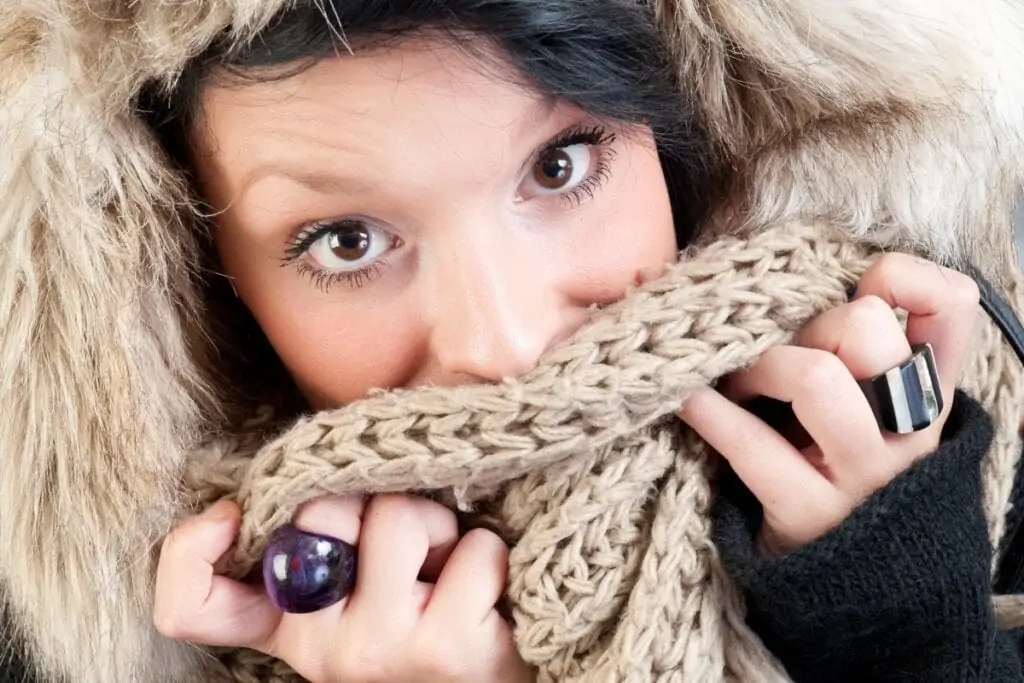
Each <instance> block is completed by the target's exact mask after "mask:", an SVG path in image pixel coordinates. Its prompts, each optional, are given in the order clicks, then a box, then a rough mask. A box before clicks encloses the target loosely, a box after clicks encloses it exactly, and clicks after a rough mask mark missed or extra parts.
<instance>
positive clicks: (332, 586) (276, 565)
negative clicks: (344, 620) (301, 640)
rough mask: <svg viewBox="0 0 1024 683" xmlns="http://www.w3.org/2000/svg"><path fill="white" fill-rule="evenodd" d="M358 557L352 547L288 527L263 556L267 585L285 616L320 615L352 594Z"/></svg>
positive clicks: (270, 594) (264, 581)
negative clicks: (320, 611) (310, 613)
mask: <svg viewBox="0 0 1024 683" xmlns="http://www.w3.org/2000/svg"><path fill="white" fill-rule="evenodd" d="M356 556H357V552H356V548H355V546H353V545H352V544H351V543H346V542H345V541H341V540H339V539H337V538H332V537H331V536H324V535H321V534H315V533H312V532H309V531H302V530H301V529H297V528H295V527H294V526H292V525H291V524H286V525H285V526H283V527H281V528H279V529H278V530H277V531H275V532H274V534H273V536H271V537H270V543H269V544H268V545H267V549H266V550H265V551H264V552H263V584H264V586H266V589H267V594H268V595H269V596H270V599H271V601H273V603H274V604H275V605H277V607H278V609H280V610H281V611H282V612H291V613H293V614H308V613H309V612H316V611H319V610H322V609H323V608H325V607H327V606H328V605H333V604H334V603H336V602H338V601H340V600H342V599H343V598H345V597H346V596H347V595H348V594H349V593H351V592H352V588H353V587H354V586H355V583H356Z"/></svg>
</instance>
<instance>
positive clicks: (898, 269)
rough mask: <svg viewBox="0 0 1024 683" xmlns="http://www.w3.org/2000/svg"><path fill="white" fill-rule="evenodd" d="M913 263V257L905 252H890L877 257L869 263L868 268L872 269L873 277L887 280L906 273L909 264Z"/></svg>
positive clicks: (908, 270) (908, 269)
mask: <svg viewBox="0 0 1024 683" xmlns="http://www.w3.org/2000/svg"><path fill="white" fill-rule="evenodd" d="M913 263H914V259H913V257H911V256H909V255H907V254H900V253H897V252H890V253H887V254H882V255H881V256H879V257H878V259H877V260H876V261H875V262H874V263H873V264H871V266H870V267H869V268H868V270H869V271H873V275H874V276H875V277H877V278H879V279H881V280H882V281H883V282H887V281H889V280H892V279H896V278H899V277H902V276H904V275H906V274H907V273H908V272H910V268H909V266H911V265H912V264H913Z"/></svg>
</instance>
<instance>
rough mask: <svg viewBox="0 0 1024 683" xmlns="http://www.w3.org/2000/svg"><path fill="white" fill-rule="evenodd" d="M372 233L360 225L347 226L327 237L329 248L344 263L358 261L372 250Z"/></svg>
mask: <svg viewBox="0 0 1024 683" xmlns="http://www.w3.org/2000/svg"><path fill="white" fill-rule="evenodd" d="M371 239H372V238H371V237H370V231H369V230H368V229H367V228H366V226H364V225H360V224H358V223H356V224H354V225H347V226H345V227H343V228H340V229H339V230H337V231H335V232H332V233H331V234H330V235H328V236H327V248H328V249H330V250H331V253H332V254H333V255H334V256H336V257H337V258H339V259H341V260H342V261H358V260H359V259H361V258H362V257H364V256H366V253H367V252H368V251H369V250H370V240H371Z"/></svg>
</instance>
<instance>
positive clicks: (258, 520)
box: [189, 225, 1024, 683]
mask: <svg viewBox="0 0 1024 683" xmlns="http://www.w3.org/2000/svg"><path fill="white" fill-rule="evenodd" d="M868 263H869V255H868V250H867V249H865V248H864V247H862V246H858V245H855V244H852V243H850V242H847V241H844V240H842V239H841V238H840V237H839V235H838V233H836V232H834V231H832V230H831V229H828V228H826V227H823V226H800V225H785V226H780V227H777V228H773V229H770V230H764V231H761V232H758V233H757V234H755V235H753V236H752V237H750V238H749V239H737V238H727V239H722V240H720V241H718V242H715V243H714V244H712V245H711V246H709V247H707V248H705V249H703V250H700V251H693V252H690V253H686V254H684V255H683V258H682V259H681V260H680V261H679V262H678V263H677V264H674V265H673V266H672V267H671V268H670V269H669V270H668V271H667V273H666V274H665V275H664V276H663V277H661V278H659V279H658V280H656V281H652V282H648V283H645V284H642V285H641V286H639V287H637V288H636V289H635V290H633V291H631V292H630V293H629V294H628V296H627V297H626V298H625V299H624V300H623V301H621V302H619V303H617V304H614V305H612V306H609V307H607V308H605V309H603V310H601V311H599V312H596V315H595V316H594V318H593V320H592V321H591V322H590V323H589V324H588V325H586V326H585V327H584V328H583V329H581V330H580V331H579V332H578V333H577V334H576V335H575V336H574V337H573V338H572V339H571V340H570V341H568V342H567V343H565V344H564V345H562V346H561V347H559V348H557V349H555V350H553V351H551V352H550V353H548V354H547V355H546V357H545V358H544V359H543V360H542V362H541V363H540V364H539V365H538V367H536V368H535V369H534V370H533V371H532V372H530V373H528V374H526V375H524V376H521V377H519V378H516V379H510V380H507V381H504V382H502V383H500V384H496V385H480V386H464V387H455V388H444V389H439V388H424V389H415V390H402V391H394V392H389V393H378V394H375V395H372V396H370V397H368V398H366V399H365V400H361V401H358V402H356V403H353V404H351V405H348V406H346V407H344V408H341V409H338V410H333V411H327V412H322V413H318V414H315V415H310V416H307V417H303V418H302V419H300V420H298V421H297V422H295V423H293V424H291V425H290V426H288V427H287V428H286V429H284V430H283V431H279V432H278V434H277V435H276V436H273V437H272V438H267V431H266V430H267V427H266V425H267V420H266V417H265V416H264V417H261V418H259V419H256V420H254V421H253V422H252V423H251V424H250V425H248V426H247V428H246V429H244V430H242V431H241V432H240V433H238V434H236V435H233V436H232V437H231V438H228V439H224V440H221V441H217V442H215V443H212V444H209V445H208V446H207V447H205V448H204V449H202V450H201V451H200V453H199V454H198V457H197V458H196V462H197V463H198V464H197V467H196V469H195V470H194V471H193V472H191V473H190V476H189V485H190V486H191V487H192V488H193V490H194V491H195V492H196V494H197V496H198V498H199V500H200V502H201V503H204V504H205V503H209V502H211V501H212V500H215V499H217V498H220V497H224V496H228V497H231V498H234V499H237V500H238V501H239V502H240V503H241V504H242V506H243V509H244V511H245V514H244V519H243V524H242V529H241V532H240V536H239V539H238V542H237V546H236V550H235V555H234V561H235V569H236V573H237V575H242V574H245V573H246V572H247V571H248V570H249V569H251V568H252V566H253V563H254V561H255V560H256V559H257V558H258V557H259V555H260V553H261V550H262V547H263V544H264V543H265V540H266V538H267V536H268V534H269V533H270V532H271V531H272V530H273V529H275V528H276V527H277V526H279V525H281V524H283V523H285V522H287V521H288V520H289V519H290V518H291V516H292V514H293V513H294V511H295V509H296V507H297V506H298V505H299V504H301V503H302V502H303V501H305V500H308V499H310V498H311V497H314V496H317V495H320V494H325V493H334V494H354V493H360V494H362V493H378V492H388V491H390V492H417V493H421V494H426V495H431V496H433V497H435V498H438V499H440V500H443V501H446V502H448V503H449V504H451V505H452V506H453V507H456V508H458V509H459V510H460V511H461V512H463V513H466V514H472V515H475V516H477V519H479V520H481V521H483V522H486V523H487V524H488V525H490V526H492V527H493V528H497V529H499V530H500V532H501V533H502V534H504V536H505V537H506V539H507V540H508V542H509V543H510V544H511V546H512V550H511V556H510V569H509V583H508V588H507V599H508V602H509V605H510V607H511V612H512V616H513V619H514V624H515V634H516V640H517V643H518V646H519V649H520V652H521V654H522V656H523V657H524V658H525V659H526V660H527V661H528V662H530V663H532V664H533V665H535V666H536V667H537V669H538V671H539V677H538V680H539V681H602V682H603V681H680V682H683V681H685V682H693V683H713V682H715V681H723V680H737V681H785V680H787V677H786V675H785V673H784V672H783V670H782V668H781V667H780V665H779V664H778V663H777V662H776V661H775V659H774V658H773V657H772V656H771V654H770V653H769V652H767V650H766V649H765V648H764V646H763V645H762V644H761V643H760V642H759V640H758V639H757V637H756V636H755V635H754V634H753V633H752V632H751V631H749V630H748V628H747V627H746V625H745V623H744V611H743V605H742V598H741V596H740V595H739V594H738V592H737V590H736V589H735V588H734V587H733V586H732V584H731V583H730V581H729V579H728V577H727V575H726V574H725V573H724V571H723V569H722V567H721V565H720V562H719V559H718V557H717V554H716V550H715V547H714V545H713V544H712V542H711V538H710V523H709V516H708V513H709V508H710V505H711V499H712V490H713V487H712V482H713V473H714V462H715V458H714V455H713V454H712V453H710V452H709V449H707V448H706V446H705V445H704V444H703V443H702V442H701V441H700V440H699V439H698V438H696V437H695V436H694V435H693V433H692V432H689V431H688V430H687V429H686V428H685V426H684V425H682V424H681V423H680V422H679V420H678V419H676V417H675V412H676V411H677V410H678V409H679V407H680V405H681V403H682V401H683V399H684V398H685V397H686V396H687V394H688V393H689V392H691V391H693V390H694V389H695V388H697V387H702V386H706V385H708V384H710V383H713V382H714V381H715V380H716V379H718V378H719V377H721V376H723V375H725V374H728V373H730V372H733V371H735V370H737V369H739V368H742V367H745V366H747V365H749V364H750V363H751V362H753V361H754V360H756V359H757V358H758V356H759V355H760V354H761V353H762V352H764V351H765V350H766V349H768V348H769V347H771V346H773V345H775V344H780V343H784V342H786V341H787V340H788V339H789V338H790V336H791V335H792V333H793V332H794V331H796V330H797V329H798V328H800V327H801V326H802V325H803V324H804V323H805V322H806V321H807V320H808V319H809V318H811V317H813V316H814V315H816V314H818V313H820V312H822V311H824V310H826V309H827V308H829V307H831V306H835V305H837V304H839V303H841V302H843V301H844V300H845V295H844V292H845V290H846V288H847V287H848V286H849V285H850V284H852V283H853V282H855V281H856V279H857V277H858V276H859V274H860V273H862V272H863V270H864V269H865V268H866V266H867V264H868ZM1018 290H1019V288H1018V287H1017V286H1016V284H1014V285H1012V286H1011V292H1010V296H1011V300H1012V301H1014V302H1017V301H1019V296H1018V294H1019V291H1018ZM980 327H981V329H980V332H979V335H978V338H977V341H976V345H975V353H974V355H973V358H972V360H971V361H970V363H969V364H968V367H967V368H966V370H965V372H964V378H963V380H964V381H963V382H962V383H961V384H962V386H964V388H966V389H967V390H968V391H969V392H971V393H972V394H973V395H974V396H976V397H977V398H979V399H980V400H981V401H982V402H983V403H984V404H985V405H986V407H987V408H988V409H989V411H991V413H992V415H993V417H994V419H995V421H996V425H997V436H996V441H995V444H994V446H993V448H992V451H991V452H990V454H989V457H988V460H987V464H986V468H987V470H986V475H985V476H986V487H987V488H986V492H985V495H986V498H985V504H986V508H987V514H988V518H989V520H990V523H989V524H990V531H991V534H992V537H993V538H994V539H998V538H1000V537H1001V535H1002V532H1003V529H1002V519H1003V516H1004V513H1005V512H1006V506H1007V504H1008V503H1007V501H1008V498H1009V489H1010V485H1011V482H1012V478H1013V477H1012V474H1013V470H1014V467H1015V465H1016V458H1017V454H1018V453H1019V439H1018V424H1019V422H1020V416H1021V414H1022V412H1021V411H1022V407H1024V406H1022V401H1024V382H1022V381H1021V380H1022V372H1021V368H1020V367H1019V366H1018V363H1017V360H1016V358H1015V357H1014V356H1013V354H1012V352H1011V351H1010V350H1009V348H1008V347H1006V346H1004V344H1003V342H1002V338H1001V336H1000V334H999V332H998V330H996V329H995V328H994V326H993V325H991V324H989V323H987V322H986V323H983V324H982V325H981V326H980ZM219 654H220V655H221V657H220V659H221V662H222V663H223V669H222V671H223V680H225V681H237V682H250V681H282V682H283V681H295V680H299V679H298V677H297V676H296V675H295V674H294V673H291V672H290V670H289V669H288V668H287V667H286V666H284V665H283V663H281V662H273V661H270V660H268V659H267V658H264V657H262V656H259V655H256V654H255V653H252V652H247V651H246V652H242V651H232V652H226V653H219Z"/></svg>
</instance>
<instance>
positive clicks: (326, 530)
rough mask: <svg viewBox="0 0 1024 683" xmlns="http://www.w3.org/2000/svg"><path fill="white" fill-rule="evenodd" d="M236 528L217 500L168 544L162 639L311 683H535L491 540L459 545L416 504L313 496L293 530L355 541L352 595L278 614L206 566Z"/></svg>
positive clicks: (485, 534)
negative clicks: (252, 655)
mask: <svg viewBox="0 0 1024 683" xmlns="http://www.w3.org/2000/svg"><path fill="white" fill-rule="evenodd" d="M240 519H241V512H240V510H239V508H238V506H237V505H235V504H233V503H230V502H226V501H222V502H219V503H217V504H215V505H213V506H211V507H210V508H209V509H208V510H207V511H206V512H204V513H203V514H201V515H198V516H197V517H194V518H192V519H190V520H188V521H186V522H185V523H183V524H182V525H181V526H180V527H178V528H177V529H175V530H174V531H173V532H171V534H170V535H169V536H168V537H167V539H166V540H165V541H164V544H163V549H162V552H161V556H160V563H159V566H158V568H157V580H156V599H155V606H154V622H155V624H156V627H157V630H158V631H159V632H160V633H162V634H163V635H165V636H168V637H170V638H176V639H181V640H188V641H192V642H196V643H200V644H204V645H218V646H232V647H247V648H251V649H254V650H259V651H261V652H264V653H267V654H269V655H271V656H273V657H276V658H278V659H282V660H284V661H285V662H287V663H288V664H289V665H291V666H292V668H294V669H295V670H296V671H297V672H298V673H299V674H301V675H302V676H304V677H305V678H307V679H308V680H310V681H313V682H314V683H329V682H333V681H344V683H358V682H360V681H374V682H380V681H395V682H402V683H405V682H410V683H411V682H413V681H448V682H452V683H455V682H460V681H467V682H468V681H473V682H486V681H495V682H497V681H511V682H516V683H519V682H520V681H523V682H526V681H533V672H532V670H531V669H529V667H527V666H526V665H525V664H524V663H523V662H522V660H521V659H520V658H519V655H518V653H517V652H516V649H515V646H514V643H513V641H512V634H511V630H510V628H509V626H508V624H507V623H506V622H505V620H504V619H503V618H502V617H501V616H500V615H499V614H498V612H497V610H496V609H495V607H494V606H495V603H496V602H497V601H498V598H499V597H500V596H501V594H502V591H503V590H504V588H505V575H506V571H507V560H508V549H507V548H506V547H505V544H504V543H503V542H502V541H501V539H500V538H498V537H497V536H496V535H495V534H493V533H491V532H489V531H485V530H482V529H476V530H473V531H470V532H469V533H468V534H466V536H464V537H463V538H462V539H459V536H458V528H457V525H456V520H455V515H454V514H453V513H452V512H451V511H450V510H448V509H446V508H444V507H443V506H441V505H438V504H436V503H433V502H430V501H427V500H424V499H419V498H413V497H407V496H398V495H384V496H377V497H375V498H373V499H372V500H371V501H370V502H369V503H368V504H364V501H363V500H362V499H357V498H334V497H328V498H321V499H317V500H315V501H312V502H311V503H308V504H307V505H305V506H303V507H302V509H301V510H300V511H299V512H298V514H297V515H296V518H295V525H296V526H297V527H299V528H300V529H303V530H305V531H311V532H315V533H320V534H325V535H328V536H333V537H335V538H339V539H341V540H343V541H346V542H349V543H352V544H356V543H357V542H358V546H359V571H358V577H357V579H356V586H355V589H354V591H353V592H352V594H351V595H350V596H349V597H348V598H346V599H344V600H342V601H341V602H339V603H335V604H334V605H330V606H328V607H326V608H324V609H323V610H320V611H319V612H314V613H312V614H283V613H282V612H280V611H279V610H278V609H277V608H276V607H275V606H274V604H273V603H272V602H271V601H270V599H269V598H268V597H267V595H266V593H265V591H264V589H263V586H262V585H257V586H251V585H246V584H243V583H239V582H237V581H232V580H231V579H228V578H227V577H224V576H218V575H217V573H216V571H215V569H214V567H215V565H216V563H217V562H218V560H219V559H220V558H221V556H222V555H223V554H224V553H225V552H226V551H227V550H228V548H229V547H230V546H231V544H232V542H233V541H234V538H235V534H236V533H237V531H238V527H239V524H240ZM423 579H427V580H423ZM435 579H436V583H431V582H430V581H433V580H435Z"/></svg>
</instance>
